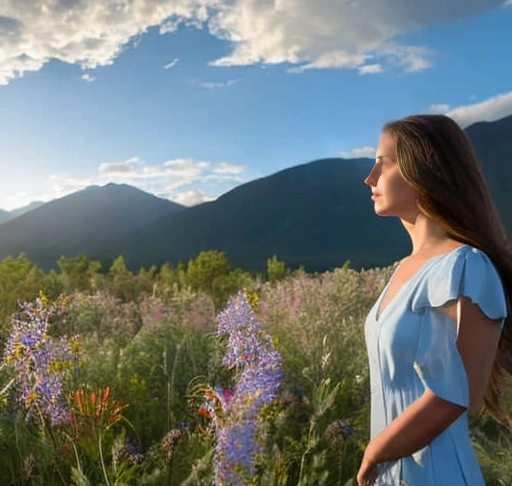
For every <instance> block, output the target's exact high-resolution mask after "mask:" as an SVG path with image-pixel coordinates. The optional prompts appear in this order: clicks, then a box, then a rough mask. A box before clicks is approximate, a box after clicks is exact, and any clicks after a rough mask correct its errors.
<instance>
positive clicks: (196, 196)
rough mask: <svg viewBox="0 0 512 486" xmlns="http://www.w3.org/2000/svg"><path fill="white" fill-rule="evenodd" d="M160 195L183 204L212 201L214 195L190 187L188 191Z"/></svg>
mask: <svg viewBox="0 0 512 486" xmlns="http://www.w3.org/2000/svg"><path fill="white" fill-rule="evenodd" d="M160 197H164V198H166V199H170V200H171V201H174V202H176V203H178V204H182V205H183V206H196V205H197V204H201V203H204V202H208V201H214V200H215V199H217V198H216V197H213V196H209V195H208V194H206V193H205V192H204V191H202V190H201V189H192V190H190V191H183V192H173V191H172V190H171V191H170V192H169V193H162V194H161V195H160Z"/></svg>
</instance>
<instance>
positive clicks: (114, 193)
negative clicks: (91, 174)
mask: <svg viewBox="0 0 512 486" xmlns="http://www.w3.org/2000/svg"><path fill="white" fill-rule="evenodd" d="M183 208H184V206H181V205H180V204H176V203H173V202H170V201H168V200H166V199H161V198H158V197H156V196H153V195H151V194H147V193H146V192H143V191H140V190H139V189H135V188H134V187H131V186H128V185H116V184H108V185H106V186H104V187H98V186H91V187H88V188H86V189H83V190H81V191H78V192H76V193H74V194H71V195H69V196H66V197H63V198H61V199H56V200H54V201H51V202H48V203H46V204H44V205H42V206H40V207H38V208H36V209H33V210H32V211H30V212H26V213H25V214H22V215H21V216H18V217H17V218H14V219H11V220H9V221H7V222H5V223H3V224H2V225H0V258H4V257H5V256H7V255H13V256H16V255H18V254H19V253H20V252H22V251H23V252H24V253H26V255H27V257H28V258H29V259H30V260H31V261H33V262H35V263H37V264H39V265H40V266H42V267H43V268H49V267H52V266H54V265H55V262H56V260H57V259H58V257H59V256H60V255H62V254H65V255H69V256H72V255H76V254H79V253H85V254H87V255H88V254H89V253H90V248H91V247H94V246H102V245H106V244H107V243H108V242H109V241H110V240H111V239H112V238H120V237H123V236H125V235H127V234H130V233H132V232H134V231H136V230H139V229H140V228H143V227H144V226H146V225H147V224H150V223H151V222H152V221H154V220H155V219H159V218H161V217H163V216H164V215H167V214H172V213H175V212H179V211H182V210H183Z"/></svg>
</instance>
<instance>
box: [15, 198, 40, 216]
mask: <svg viewBox="0 0 512 486" xmlns="http://www.w3.org/2000/svg"><path fill="white" fill-rule="evenodd" d="M43 204H45V203H44V202H43V201H32V202H31V203H30V204H27V205H26V206H23V207H21V208H17V209H13V210H12V211H9V219H13V218H17V217H18V216H21V215H22V214H25V213H28V212H29V211H33V210H34V209H37V208H38V207H40V206H42V205H43Z"/></svg>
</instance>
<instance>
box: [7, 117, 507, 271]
mask: <svg viewBox="0 0 512 486" xmlns="http://www.w3.org/2000/svg"><path fill="white" fill-rule="evenodd" d="M466 132H467V133H468V136H469V137H470V139H471V140H472V142H473V145H474V147H475V150H476V152H477V154H478V156H479V159H480V160H481V162H482V168H483V171H484V174H485V176H486V179H487V182H488V185H489V187H490V189H491V192H492V193H493V196H494V199H495V201H496V204H497V206H498V210H499V211H500V214H501V216H502V219H503V221H504V223H505V226H506V229H507V232H508V234H509V235H511V234H512V214H511V211H510V208H511V207H512V191H511V190H510V189H512V183H511V182H510V181H511V179H512V141H511V138H510V137H509V133H512V116H510V117H506V118H504V119H501V120H498V121H496V122H483V123H478V124H475V125H471V126H470V127H468V129H467V130H466ZM373 163H374V161H373V160H372V159H366V158H361V159H341V158H325V159H318V160H314V161H310V162H305V163H302V164H299V165H296V166H292V167H288V168H285V169H283V170H281V171H278V172H276V173H274V174H271V175H270V176H266V177H261V178H259V179H255V180H253V181H249V182H247V183H245V184H241V185H240V186H237V187H235V188H233V189H232V190H230V191H228V192H226V193H225V194H223V195H221V196H220V197H219V198H217V199H216V200H215V201H209V202H205V203H202V204H199V205H196V206H193V207H184V206H181V205H177V204H176V203H172V202H170V201H168V200H165V199H160V198H158V197H156V196H153V195H150V194H148V193H145V192H143V191H140V190H139V189H135V188H132V187H131V186H126V185H121V186H119V185H115V184H109V185H107V186H103V187H101V188H98V186H90V187H89V188H87V189H85V190H83V191H78V192H77V193H74V194H72V195H70V196H67V197H66V198H61V199H60V200H56V201H52V202H50V203H46V204H44V205H43V206H41V207H39V208H37V209H35V210H33V211H30V212H28V213H26V214H23V215H21V216H19V217H17V218H15V219H14V220H10V221H7V222H5V223H3V224H1V225H0V258H3V257H5V256H7V255H8V254H11V255H12V254H14V255H16V254H18V253H19V252H21V251H23V252H25V253H26V254H27V256H28V257H29V258H30V259H31V260H32V261H34V262H35V263H37V264H39V265H41V266H43V268H48V267H51V266H54V265H55V262H56V260H57V259H58V257H59V256H60V255H61V254H65V255H68V256H72V255H76V254H78V253H84V254H86V255H87V256H88V257H90V258H95V259H99V260H100V261H102V262H109V261H110V262H111V261H112V260H113V259H114V258H115V257H117V256H119V255H120V254H122V255H123V257H124V258H125V261H126V263H127V266H128V267H129V268H130V269H132V270H137V269H138V268H140V267H141V266H144V267H149V266H151V265H153V264H154V265H160V264H163V263H165V262H169V263H172V264H175V263H177V262H178V261H183V262H185V261H187V260H189V259H190V258H193V257H195V256H196V255H197V253H199V252H200V251H203V250H212V249H215V250H219V251H224V252H226V254H227V256H228V259H229V261H230V263H231V264H232V265H234V266H237V267H242V268H245V269H248V270H251V271H261V270H264V268H265V265H266V259H267V258H269V257H271V256H272V255H273V254H276V255H277V256H278V257H279V258H280V259H281V260H283V261H285V263H286V264H287V265H288V266H291V267H298V266H300V265H303V266H304V267H305V268H306V269H307V270H308V271H324V270H328V269H331V268H333V267H336V266H340V265H342V264H343V263H344V262H345V261H346V260H350V261H351V262H352V265H353V266H354V267H355V268H362V267H365V268H369V267H375V266H384V265H389V264H390V263H392V262H393V261H395V260H397V259H399V258H401V257H402V256H403V255H404V254H405V253H406V252H407V251H408V248H409V242H408V238H407V235H406V233H405V231H404V229H403V227H402V226H401V225H400V223H399V221H398V220H397V219H396V218H381V217H378V216H376V215H375V213H374V211H373V204H372V203H371V200H370V191H369V189H368V188H367V187H365V186H364V183H363V181H364V179H365V177H366V176H367V174H368V173H369V171H370V169H371V167H372V165H373ZM84 191H85V192H84ZM98 194H102V195H103V196H102V197H100V198H98V197H97V196H98ZM121 194H124V195H125V197H121ZM127 194H129V195H127ZM85 196H90V197H85ZM101 201H103V203H101V204H100V202H101ZM107 203H108V204H107ZM102 204H103V205H102ZM56 221H57V222H56ZM59 221H60V223H58V222H59ZM77 223H80V225H77ZM34 235H37V239H35V238H34Z"/></svg>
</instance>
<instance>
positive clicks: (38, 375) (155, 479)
mask: <svg viewBox="0 0 512 486" xmlns="http://www.w3.org/2000/svg"><path fill="white" fill-rule="evenodd" d="M211 256H212V255H210V257H211ZM216 256H219V255H216ZM210 260H211V258H210ZM221 260H222V258H221ZM70 261H71V260H68V261H65V260H63V261H61V266H60V272H58V273H56V274H52V275H42V274H40V273H38V272H37V269H34V268H33V267H32V266H31V265H29V264H28V263H27V261H26V260H25V259H23V258H21V260H20V259H18V260H9V261H8V262H7V263H6V262H3V263H2V264H0V276H1V274H2V269H3V268H9V271H10V272H11V274H13V275H14V274H15V273H16V275H17V280H16V282H18V283H17V284H16V285H19V282H20V272H21V270H20V271H19V272H14V271H13V268H15V267H16V268H18V267H19V268H21V267H23V265H25V266H24V267H23V268H24V269H25V270H23V271H24V272H25V273H23V272H22V273H23V275H24V279H25V280H23V279H22V281H24V282H29V283H30V285H28V284H27V286H26V287H24V288H23V292H21V290H19V293H20V294H24V297H23V299H22V301H20V302H19V303H18V304H16V308H15V309H14V310H13V312H12V313H10V314H9V316H8V317H7V316H6V317H5V323H4V325H3V327H2V338H3V340H4V344H3V346H2V353H3V355H2V362H1V365H0V398H1V404H0V486H25V485H30V486H43V485H44V486H69V485H73V486H100V485H101V486H114V485H115V486H124V485H140V486H143V485H144V486H163V485H172V486H178V485H183V486H187V485H190V486H203V485H204V486H212V485H215V486H236V485H248V486H256V485H258V486H259V485H262V486H267V485H268V486H318V485H325V486H331V485H332V486H334V485H336V486H340V485H341V486H343V485H351V484H352V483H353V478H354V476H355V473H356V471H357V468H358V465H359V461H360V459H361V457H362V452H363V450H364V447H365V443H366V441H367V440H368V436H369V383H368V365H367V356H366V350H365V346H364V336H363V326H364V320H365V317H366V314H367V313H368V311H369V309H370V308H371V306H372V305H373V303H374V301H375V299H376V298H377V296H378V294H379V292H380V291H381V290H382V288H383V286H384V284H385V282H386V280H387V278H388V277H389V275H390V273H391V271H392V269H391V267H387V268H378V269H370V270H360V271H356V270H353V269H351V268H350V266H349V265H344V266H342V267H340V268H337V269H334V270H332V271H329V272H325V273H322V274H307V273H305V272H303V271H300V270H296V271H293V272H292V271H288V270H286V269H285V268H284V267H283V265H282V264H280V262H278V261H277V260H276V259H275V258H274V259H273V260H269V271H268V274H267V275H266V276H263V277H262V276H259V277H250V276H248V275H247V274H242V273H241V272H234V271H233V270H232V269H228V270H229V272H228V273H229V275H230V278H229V279H228V278H227V277H226V275H224V276H223V278H221V284H222V285H221V284H219V283H218V282H217V284H214V282H213V281H212V280H211V279H210V280H209V279H208V278H203V279H202V280H200V282H203V283H198V282H199V281H197V280H196V281H194V279H193V277H194V275H196V276H197V274H198V272H197V268H198V265H196V267H194V262H189V264H188V265H187V266H183V267H180V268H177V269H174V270H173V272H171V273H172V275H173V276H172V278H170V277H169V275H170V273H169V271H167V276H168V277H169V278H167V280H165V278H163V275H165V274H166V272H165V271H164V270H165V269H160V271H158V272H157V271H155V270H153V271H143V272H142V274H141V272H139V274H138V275H136V276H135V275H133V274H131V272H129V271H127V270H126V268H124V267H123V265H122V262H120V261H118V262H117V263H116V265H113V267H111V269H110V270H109V274H108V276H109V278H105V279H103V277H102V279H103V280H101V279H99V277H98V275H99V274H98V273H97V268H96V266H94V265H93V267H94V268H95V269H96V270H94V271H93V269H92V267H91V268H90V266H91V262H86V263H87V265H86V266H85V269H84V267H83V265H82V267H80V266H79V265H76V263H77V260H72V261H71V263H73V264H75V267H76V269H79V270H80V271H77V272H75V274H74V275H75V277H77V278H78V276H80V275H83V274H85V275H88V278H86V279H85V280H83V281H82V282H81V284H80V285H78V283H77V282H76V281H75V282H74V283H71V280H72V279H70V276H72V272H71V271H70V270H69V266H68V267H66V265H65V263H70ZM20 262H21V263H20ZM81 262H82V263H84V260H83V259H82V260H81ZM195 263H196V264H198V261H197V259H196V261H195ZM189 267H190V268H189ZM66 268H67V270H66ZM194 268H195V270H196V273H195V274H194ZM167 270H169V269H167ZM88 272H89V273H88ZM95 276H96V277H98V278H97V279H96V280H95V279H94V278H93V277H95ZM203 276H204V275H203ZM219 278H220V277H219ZM100 280H101V282H102V283H101V285H100V284H99V283H98V282H99V281H100ZM142 281H144V282H145V284H144V285H141V284H140V283H141V282H142ZM194 282H196V283H194ZM212 282H213V283H212ZM134 288H137V289H138V290H137V292H135V291H134V290H133V289H134ZM36 289H37V290H36ZM4 291H5V292H4V293H9V292H10V293H11V294H12V292H14V290H12V289H11V290H9V292H7V289H6V288H5V282H4ZM31 295H32V296H31ZM20 298H21V297H20ZM508 392H509V391H508V390H507V393H508ZM508 395H510V393H508ZM509 411H510V412H512V407H509ZM471 425H472V427H471V433H472V441H473V444H474V447H475V449H476V452H477V455H478V458H479V461H480V464H481V466H482V469H483V472H484V476H485V478H486V481H487V485H488V486H505V485H507V486H508V485H511V484H512V439H511V435H510V432H509V431H508V430H507V429H505V427H503V426H501V425H499V424H497V423H496V422H494V421H493V420H491V419H490V418H489V417H487V416H486V415H485V414H483V415H481V416H479V417H477V418H473V419H472V423H471Z"/></svg>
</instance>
